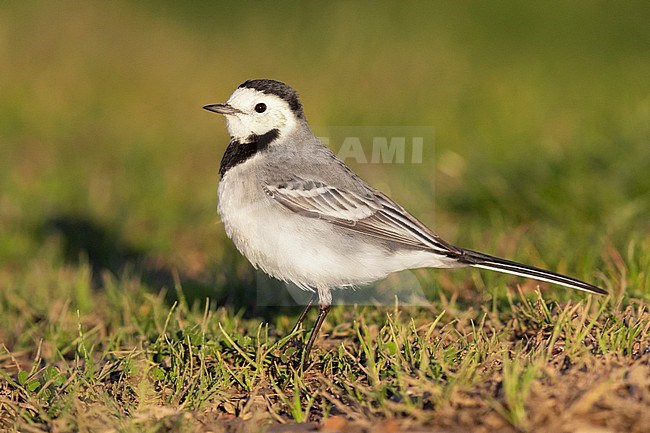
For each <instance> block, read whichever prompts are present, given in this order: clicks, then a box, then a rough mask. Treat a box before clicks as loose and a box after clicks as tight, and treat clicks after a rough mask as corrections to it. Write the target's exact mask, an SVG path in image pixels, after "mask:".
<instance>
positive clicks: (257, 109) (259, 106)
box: [255, 102, 266, 113]
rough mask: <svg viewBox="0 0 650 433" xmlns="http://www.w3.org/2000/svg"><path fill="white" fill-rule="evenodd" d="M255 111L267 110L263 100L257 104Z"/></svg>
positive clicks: (262, 111)
mask: <svg viewBox="0 0 650 433" xmlns="http://www.w3.org/2000/svg"><path fill="white" fill-rule="evenodd" d="M255 111H257V112H258V113H264V112H265V111H266V104H265V103H263V102H260V103H259V104H257V105H256V106H255Z"/></svg>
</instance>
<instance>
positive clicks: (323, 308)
mask: <svg viewBox="0 0 650 433" xmlns="http://www.w3.org/2000/svg"><path fill="white" fill-rule="evenodd" d="M329 311H330V306H329V305H320V306H319V310H318V318H317V319H316V323H314V328H313V329H312V331H311V335H310V336H309V341H308V342H307V347H305V351H304V352H303V355H302V367H303V368H305V367H306V366H307V363H308V362H309V353H310V352H311V347H312V346H313V345H314V341H315V340H316V336H317V335H318V332H319V331H320V327H321V325H322V324H323V322H324V321H325V316H327V313H329Z"/></svg>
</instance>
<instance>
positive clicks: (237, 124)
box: [226, 87, 297, 140]
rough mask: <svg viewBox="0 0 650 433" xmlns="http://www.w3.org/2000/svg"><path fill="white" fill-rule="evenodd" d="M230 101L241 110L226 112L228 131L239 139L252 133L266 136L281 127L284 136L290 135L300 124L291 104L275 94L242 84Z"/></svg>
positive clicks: (232, 105)
mask: <svg viewBox="0 0 650 433" xmlns="http://www.w3.org/2000/svg"><path fill="white" fill-rule="evenodd" d="M227 103H228V105H230V106H231V107H233V108H236V109H237V110H239V111H240V112H238V113H234V114H227V115H226V124H227V126H228V133H229V134H230V136H231V137H233V138H235V139H236V140H243V139H245V138H246V137H248V136H250V135H251V134H255V135H263V134H266V133H267V132H269V131H271V130H273V129H277V130H279V131H280V135H287V134H288V133H290V132H291V131H292V130H293V129H294V128H295V127H296V125H297V120H296V116H295V114H294V113H293V111H291V107H289V104H288V103H287V102H286V101H285V100H283V99H282V98H279V97H277V96H275V95H269V94H266V93H263V92H260V91H258V90H255V89H251V88H248V87H242V88H239V89H237V90H235V92H234V93H233V94H232V95H231V96H230V98H229V99H228V102H227ZM264 107H265V108H264Z"/></svg>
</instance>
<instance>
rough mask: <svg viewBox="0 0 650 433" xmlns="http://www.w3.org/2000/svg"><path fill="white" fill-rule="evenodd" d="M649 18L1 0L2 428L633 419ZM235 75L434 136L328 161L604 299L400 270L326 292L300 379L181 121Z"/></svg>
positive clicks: (543, 425) (637, 395)
mask: <svg viewBox="0 0 650 433" xmlns="http://www.w3.org/2000/svg"><path fill="white" fill-rule="evenodd" d="M649 15H650V9H648V7H647V6H646V5H645V4H644V3H639V4H630V3H627V4H626V5H624V6H621V5H619V6H618V8H614V7H613V6H611V5H606V4H604V3H603V4H599V3H592V4H584V5H582V4H564V3H557V4H554V5H548V6H541V5H540V6H537V5H535V6H534V5H531V4H520V3H518V2H503V3H499V4H494V5H486V4H478V3H477V4H474V5H465V4H456V3H448V4H429V3H412V4H410V5H409V6H399V7H398V6H396V5H392V4H384V5H382V6H381V7H378V6H374V5H373V6H370V5H364V4H361V3H335V4H331V5H324V4H308V5H302V6H295V5H293V4H289V3H286V4H285V3H280V4H277V5H274V6H273V7H271V6H270V5H269V6H267V5H264V4H256V5H255V6H254V7H253V6H248V5H245V4H238V3H234V2H233V3H222V2H205V4H202V5H200V6H190V5H182V6H181V4H180V3H178V2H144V3H143V2H127V1H122V2H113V3H106V2H98V1H91V2H80V3H78V4H74V3H63V4H54V3H52V2H41V1H29V2H4V3H3V4H2V5H1V6H0V70H1V71H2V73H1V74H0V146H1V150H2V152H1V153H2V157H0V430H2V429H7V430H9V431H11V430H16V431H33V432H40V431H98V430H101V431H133V432H141V431H151V432H159V431H160V432H161V431H179V432H180V431H188V432H189V431H197V430H203V431H206V430H213V431H235V432H246V431H259V430H263V429H265V428H267V427H269V428H277V424H286V423H304V424H300V425H294V426H293V427H294V428H296V431H301V430H304V431H307V430H308V429H309V428H310V426H312V424H310V423H316V424H318V425H322V426H323V428H326V429H327V428H329V429H330V430H336V429H339V430H343V431H368V430H377V429H380V428H385V430H387V431H397V430H398V429H401V430H405V431H418V430H427V429H434V430H435V429H438V430H449V431H467V430H474V431H576V430H580V429H582V430H584V431H588V430H589V429H596V428H603V429H608V430H612V431H643V430H644V429H645V426H646V425H648V423H650V419H649V418H648V410H647V408H648V406H649V405H650V387H649V382H648V377H650V313H649V312H648V302H649V300H650V288H649V287H650V284H649V283H650V272H649V269H650V220H649V219H648V217H647V215H648V214H650V200H649V199H648V198H649V197H650V177H649V176H648V175H647V174H646V173H647V172H648V169H649V168H650V127H649V125H650V81H649V80H648V79H647V77H648V76H650V62H649V61H648V58H650V57H649V54H650V53H649V52H648V46H650V30H649V28H648V26H647V22H648V16H649ZM257 77H271V78H276V79H280V80H283V81H286V82H287V83H289V84H291V85H292V86H294V87H295V88H296V89H297V90H298V91H299V92H300V94H301V97H302V101H303V104H304V106H305V110H306V114H307V117H308V118H309V120H310V122H311V123H312V125H316V126H335V127H337V126H341V125H352V126H354V127H356V126H373V125H379V126H377V128H380V129H381V128H386V127H390V126H400V127H403V126H404V125H407V126H408V125H411V126H412V125H424V126H429V127H433V128H434V129H435V145H433V146H431V145H430V146H428V147H426V148H425V150H424V155H423V163H422V164H403V165H399V164H356V165H354V164H352V163H351V164H352V165H354V169H355V170H356V171H358V172H359V173H360V174H361V175H362V177H363V178H364V179H366V180H368V181H369V182H370V183H371V184H373V185H375V186H377V187H378V188H380V189H382V190H383V191H385V192H387V193H389V195H390V196H392V197H393V198H395V199H396V200H397V201H399V202H400V203H401V204H402V205H404V206H405V207H406V208H407V209H408V210H409V211H411V212H412V213H413V214H414V215H416V216H417V217H418V218H420V219H421V220H422V221H423V222H425V223H426V224H428V225H430V226H432V227H435V229H436V231H437V232H438V233H439V234H441V235H442V236H443V237H444V238H445V239H447V240H449V241H451V242H453V243H455V244H457V245H460V246H466V247H469V248H473V249H477V250H480V251H485V252H487V253H492V254H496V255H501V256H506V257H508V258H511V259H514V260H519V261H523V262H527V263H531V264H534V265H538V266H542V267H547V268H549V269H553V270H557V271H559V272H565V273H568V274H570V275H574V276H576V277H579V278H582V279H584V280H586V281H590V282H593V283H595V284H598V285H600V286H602V287H603V288H606V289H607V290H608V291H609V292H610V296H608V297H590V296H587V295H585V294H582V293H575V292H570V291H566V290H563V289H561V288H556V287H551V286H547V285H544V286H542V287H541V290H540V289H538V287H537V284H536V283H534V282H531V281H525V280H521V279H517V278H515V277H509V276H504V275H499V274H494V273H489V272H477V271H471V270H455V271H429V270H418V271H414V272H411V273H405V274H402V275H401V276H400V277H399V278H395V279H391V280H389V282H388V283H384V285H382V286H381V287H382V288H383V289H382V290H386V288H388V291H389V294H390V287H391V284H401V282H405V283H406V282H410V283H417V285H418V287H421V288H422V290H423V294H424V295H425V296H426V297H427V299H428V300H429V301H430V305H428V306H423V307H412V306H411V307H409V306H383V307H374V306H358V305H347V306H337V307H334V308H333V310H332V312H331V313H330V316H329V317H328V319H327V321H326V323H325V325H324V329H323V336H321V338H319V339H318V341H317V343H316V346H315V349H314V353H313V355H314V356H313V362H312V364H311V365H310V367H309V368H308V369H307V370H306V371H301V370H300V369H298V368H297V367H296V366H297V365H298V360H299V358H300V354H299V345H298V346H297V345H296V344H295V343H293V342H292V339H294V338H297V339H298V340H302V339H304V337H305V335H294V336H289V335H288V334H289V331H290V329H291V326H292V324H293V321H294V320H295V318H296V317H297V314H298V312H299V311H298V310H299V308H298V307H288V306H285V307H273V306H267V305H264V302H262V301H263V300H264V299H267V300H268V299H274V297H278V298H280V297H282V299H288V298H287V297H286V296H287V295H286V289H285V288H284V287H283V286H282V285H281V284H274V283H271V282H268V281H267V280H264V279H263V277H262V276H260V275H259V274H256V273H254V272H253V270H252V268H251V266H250V265H249V264H248V263H247V261H246V260H245V259H244V258H242V257H241V256H240V255H239V254H238V253H237V252H236V250H235V249H234V247H233V246H232V244H231V243H230V241H229V240H228V239H227V238H226V236H225V234H224V232H223V230H222V228H221V226H220V225H219V224H217V222H218V217H217V215H216V211H215V208H216V187H217V183H218V179H217V170H218V165H219V159H220V157H221V154H222V153H223V150H224V148H225V145H226V143H227V140H228V138H227V136H226V132H225V128H224V126H223V123H222V121H221V120H219V119H217V118H215V116H213V115H210V114H209V113H205V112H203V110H201V109H200V107H201V106H202V105H205V104H207V103H214V102H222V101H223V100H225V99H226V98H227V97H228V95H229V94H230V92H231V91H232V90H233V89H234V88H235V87H236V86H237V85H238V84H239V83H241V82H242V81H244V80H245V79H248V78H257ZM335 150H336V149H335ZM262 286H264V287H267V288H268V291H267V292H265V294H264V296H262V294H258V293H257V291H256V290H257V289H258V288H259V287H262ZM269 296H270V297H269ZM313 319H314V316H313V315H312V316H310V317H309V318H308V320H307V322H308V323H307V326H309V325H310V322H311V321H312V320H313Z"/></svg>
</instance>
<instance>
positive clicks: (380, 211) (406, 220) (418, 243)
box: [264, 178, 460, 256]
mask: <svg viewBox="0 0 650 433" xmlns="http://www.w3.org/2000/svg"><path fill="white" fill-rule="evenodd" d="M264 191H265V192H266V193H267V194H268V195H269V197H271V198H273V199H274V200H275V201H276V202H278V203H279V204H281V205H283V206H284V207H286V208H287V209H289V210H291V211H292V212H295V213H298V214H300V215H302V216H305V217H308V218H320V219H323V220H326V221H328V222H330V223H332V224H335V225H338V226H341V227H345V228H347V229H349V230H353V231H356V232H359V233H363V234H366V235H370V236H374V237H377V238H380V239H384V240H387V241H392V242H395V243H398V244H402V245H403V246H405V247H411V248H422V249H428V250H433V251H435V252H438V253H441V254H444V255H451V256H456V255H457V254H459V253H460V251H459V250H458V249H457V248H456V247H453V246H452V245H449V244H448V243H446V242H445V241H443V240H442V239H441V238H439V237H438V236H437V235H435V234H434V233H432V232H431V231H430V230H429V229H428V228H427V227H426V226H425V225H424V224H422V223H421V222H419V221H418V220H417V219H415V218H414V217H413V216H411V215H410V214H409V213H408V212H406V211H405V210H404V209H403V208H402V207H401V206H399V205H398V204H397V203H395V202H394V201H392V200H391V199H389V198H388V197H387V196H385V195H383V194H381V193H379V192H369V193H367V194H363V195H362V194H359V193H356V192H352V191H348V190H343V189H340V188H336V187H334V186H331V185H326V184H325V183H323V182H319V181H314V180H304V179H300V178H293V179H292V180H291V181H288V182H281V183H277V184H275V185H271V184H265V185H264Z"/></svg>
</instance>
